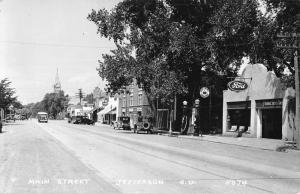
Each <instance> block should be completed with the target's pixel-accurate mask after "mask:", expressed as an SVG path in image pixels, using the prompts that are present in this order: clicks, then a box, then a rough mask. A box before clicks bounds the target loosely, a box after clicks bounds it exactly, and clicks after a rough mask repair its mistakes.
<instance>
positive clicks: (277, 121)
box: [262, 108, 282, 139]
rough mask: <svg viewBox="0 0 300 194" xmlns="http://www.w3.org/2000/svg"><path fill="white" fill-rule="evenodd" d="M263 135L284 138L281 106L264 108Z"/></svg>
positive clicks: (271, 137)
mask: <svg viewBox="0 0 300 194" xmlns="http://www.w3.org/2000/svg"><path fill="white" fill-rule="evenodd" d="M262 137H263V138H270V139H281V138H282V110H281V108H273V109H262Z"/></svg>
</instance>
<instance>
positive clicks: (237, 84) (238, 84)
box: [228, 81, 248, 91]
mask: <svg viewBox="0 0 300 194" xmlns="http://www.w3.org/2000/svg"><path fill="white" fill-rule="evenodd" d="M228 88H229V89H230V90H232V91H242V90H246V89H247V88H248V84H247V83H246V82H243V81H231V82H229V83H228Z"/></svg>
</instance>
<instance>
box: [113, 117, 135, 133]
mask: <svg viewBox="0 0 300 194" xmlns="http://www.w3.org/2000/svg"><path fill="white" fill-rule="evenodd" d="M113 127H114V129H116V130H117V129H123V130H129V131H130V130H131V127H130V117H118V119H117V120H116V121H115V122H114V123H113Z"/></svg>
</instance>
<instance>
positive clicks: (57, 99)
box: [39, 91, 69, 118]
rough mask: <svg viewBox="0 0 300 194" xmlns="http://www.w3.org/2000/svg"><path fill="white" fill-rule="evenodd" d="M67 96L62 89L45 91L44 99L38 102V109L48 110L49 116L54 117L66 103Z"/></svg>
mask: <svg viewBox="0 0 300 194" xmlns="http://www.w3.org/2000/svg"><path fill="white" fill-rule="evenodd" d="M68 101H69V100H68V96H67V95H65V94H64V91H60V92H59V93H47V94H46V95H45V96H44V99H43V100H42V101H41V102H40V107H39V108H41V109H40V110H42V111H45V112H48V113H49V115H50V116H53V118H56V117H57V116H58V114H59V113H61V112H62V111H63V110H64V108H65V106H66V105H67V103H68Z"/></svg>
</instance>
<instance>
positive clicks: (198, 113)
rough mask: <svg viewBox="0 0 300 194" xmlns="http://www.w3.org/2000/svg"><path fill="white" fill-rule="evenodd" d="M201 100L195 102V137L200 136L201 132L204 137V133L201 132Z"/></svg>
mask: <svg viewBox="0 0 300 194" xmlns="http://www.w3.org/2000/svg"><path fill="white" fill-rule="evenodd" d="M199 108H200V100H199V99H196V100H195V119H196V120H195V125H194V134H193V135H194V136H199V132H200V133H201V136H202V131H201V130H200V110H199Z"/></svg>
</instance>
